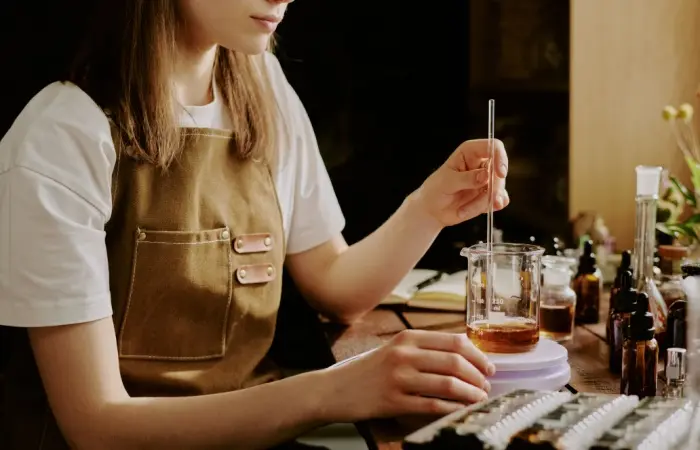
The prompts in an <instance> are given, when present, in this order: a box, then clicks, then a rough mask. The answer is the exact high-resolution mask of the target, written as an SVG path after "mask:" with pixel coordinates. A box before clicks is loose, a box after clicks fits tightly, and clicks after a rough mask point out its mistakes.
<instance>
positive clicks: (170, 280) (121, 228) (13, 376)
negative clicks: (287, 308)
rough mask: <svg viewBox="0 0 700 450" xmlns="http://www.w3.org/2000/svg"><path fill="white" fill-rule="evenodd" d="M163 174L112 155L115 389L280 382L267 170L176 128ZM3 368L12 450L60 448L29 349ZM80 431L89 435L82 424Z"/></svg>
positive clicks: (274, 239)
mask: <svg viewBox="0 0 700 450" xmlns="http://www.w3.org/2000/svg"><path fill="white" fill-rule="evenodd" d="M184 134H185V148H184V149H183V151H182V153H181V156H179V158H178V159H177V161H176V162H175V163H174V164H173V165H172V166H171V167H170V168H169V169H168V170H167V171H166V172H163V171H162V170H160V169H158V168H156V167H154V166H152V165H149V164H143V163H139V162H137V161H135V160H134V159H132V158H129V157H128V156H126V155H124V154H123V152H120V151H118V155H119V156H118V158H117V164H116V167H115V170H114V176H113V199H114V205H113V212H112V216H111V218H110V220H109V223H108V225H107V227H106V244H107V250H108V256H109V269H110V288H111V292H112V303H113V308H114V323H115V326H116V330H117V340H118V348H119V357H120V363H121V372H122V378H123V380H124V383H125V385H126V388H127V390H128V391H129V393H130V394H131V395H132V396H144V395H148V396H178V395H196V394H206V393H214V392H223V391H231V390H235V389H239V388H242V387H246V386H250V385H255V384H259V383H263V382H266V381H270V380H272V379H275V378H277V377H279V376H280V374H279V371H278V370H277V368H276V367H275V365H274V364H273V363H272V362H271V360H270V359H269V358H268V356H267V355H268V352H269V350H270V346H271V344H272V340H273V336H274V332H275V323H276V317H277V312H278V308H279V304H280V292H281V284H282V266H283V261H284V255H285V242H284V233H283V228H282V216H281V212H280V208H279V203H278V200H277V195H276V191H275V186H274V183H273V180H272V177H271V174H270V170H269V168H268V166H267V165H266V164H265V163H263V162H259V161H254V160H241V159H238V158H237V157H236V156H235V152H234V150H233V149H232V148H231V146H232V143H233V140H232V139H231V136H230V134H228V133H227V132H223V131H218V130H211V129H185V130H184ZM18 347H19V348H16V349H15V350H17V351H16V352H15V354H16V355H19V357H16V358H13V361H12V362H11V363H10V366H9V367H8V373H7V378H8V379H7V383H8V386H11V387H10V388H8V389H7V390H6V396H7V398H5V406H6V408H5V413H6V414H5V417H4V420H3V426H0V431H2V432H3V435H4V439H5V442H6V443H7V442H8V441H9V444H10V446H9V448H17V449H23V450H24V449H26V450H34V449H41V450H55V449H64V448H67V446H66V443H65V442H64V441H63V439H62V438H61V435H60V432H59V430H58V428H57V426H56V423H55V420H54V419H53V417H52V415H51V412H50V410H49V409H48V406H47V404H46V399H45V395H44V392H43V389H42V387H41V382H40V379H39V377H38V375H37V373H36V368H35V364H34V361H33V358H32V357H31V350H30V348H29V345H28V343H27V342H26V339H24V340H23V341H22V342H21V343H20V344H18ZM86 426H89V425H88V424H86Z"/></svg>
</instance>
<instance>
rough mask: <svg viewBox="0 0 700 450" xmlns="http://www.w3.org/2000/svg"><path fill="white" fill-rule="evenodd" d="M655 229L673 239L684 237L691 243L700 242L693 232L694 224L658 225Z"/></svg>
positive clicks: (694, 231)
mask: <svg viewBox="0 0 700 450" xmlns="http://www.w3.org/2000/svg"><path fill="white" fill-rule="evenodd" d="M656 229H657V230H659V231H660V232H662V233H664V234H666V235H669V236H673V237H675V238H680V237H686V238H690V239H691V240H692V241H695V242H700V237H699V236H698V233H697V231H696V230H695V226H694V224H688V223H658V224H656Z"/></svg>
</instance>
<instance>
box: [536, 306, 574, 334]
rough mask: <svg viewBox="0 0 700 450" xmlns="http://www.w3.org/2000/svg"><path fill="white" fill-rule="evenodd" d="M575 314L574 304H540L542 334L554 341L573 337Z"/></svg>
mask: <svg viewBox="0 0 700 450" xmlns="http://www.w3.org/2000/svg"><path fill="white" fill-rule="evenodd" d="M575 314H576V311H575V307H574V305H573V304H568V305H544V304H543V305H540V334H541V335H542V337H546V338H548V339H551V340H553V341H566V340H569V339H571V337H572V335H573V331H574V315H575Z"/></svg>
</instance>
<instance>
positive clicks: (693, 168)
mask: <svg viewBox="0 0 700 450" xmlns="http://www.w3.org/2000/svg"><path fill="white" fill-rule="evenodd" d="M685 162H686V164H687V165H688V168H689V169H690V180H691V181H692V182H693V190H694V191H695V192H700V163H698V161H696V160H694V159H693V158H686V159H685ZM693 197H694V196H693ZM693 206H695V203H694V204H693Z"/></svg>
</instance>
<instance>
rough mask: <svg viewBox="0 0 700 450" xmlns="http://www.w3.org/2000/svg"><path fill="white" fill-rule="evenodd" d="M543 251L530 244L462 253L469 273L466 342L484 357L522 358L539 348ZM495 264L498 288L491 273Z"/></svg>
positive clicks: (478, 248) (478, 246)
mask: <svg viewBox="0 0 700 450" xmlns="http://www.w3.org/2000/svg"><path fill="white" fill-rule="evenodd" d="M543 253H544V248H542V247H539V246H537V245H530V244H511V243H498V244H492V250H491V251H488V250H487V248H486V244H483V243H481V244H476V245H473V246H471V247H468V248H464V249H462V252H461V253H460V254H461V255H462V256H464V257H466V258H467V259H468V261H469V264H468V270H467V320H466V321H467V336H468V337H469V339H470V340H471V341H472V342H473V343H474V345H476V346H477V347H478V348H480V349H481V350H482V351H484V352H489V353H522V352H527V351H530V350H532V349H533V348H534V347H535V346H536V345H537V342H539V336H540V327H539V306H540V305H539V299H540V283H541V278H540V277H541V266H542V254H543ZM489 264H491V267H492V273H493V284H492V286H489V280H487V271H486V268H487V267H488V266H489Z"/></svg>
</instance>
